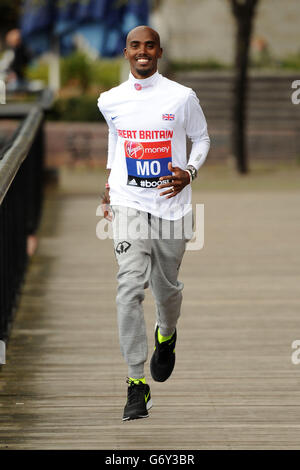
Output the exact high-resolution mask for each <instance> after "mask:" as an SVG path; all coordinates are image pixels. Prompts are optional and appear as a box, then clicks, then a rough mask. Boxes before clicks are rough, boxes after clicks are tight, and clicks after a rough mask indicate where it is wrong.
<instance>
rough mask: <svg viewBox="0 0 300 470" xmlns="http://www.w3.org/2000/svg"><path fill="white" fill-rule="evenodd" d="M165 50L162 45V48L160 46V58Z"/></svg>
mask: <svg viewBox="0 0 300 470" xmlns="http://www.w3.org/2000/svg"><path fill="white" fill-rule="evenodd" d="M163 52H164V50H163V48H162V47H161V48H160V53H159V56H158V58H159V59H160V58H161V56H162V55H163Z"/></svg>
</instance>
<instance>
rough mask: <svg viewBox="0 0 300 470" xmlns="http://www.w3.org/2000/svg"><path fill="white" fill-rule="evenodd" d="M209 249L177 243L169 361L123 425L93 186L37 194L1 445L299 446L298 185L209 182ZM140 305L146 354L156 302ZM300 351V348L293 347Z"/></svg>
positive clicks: (109, 261) (1, 393) (2, 388)
mask: <svg viewBox="0 0 300 470" xmlns="http://www.w3.org/2000/svg"><path fill="white" fill-rule="evenodd" d="M194 202H204V203H205V248H204V249H203V250H201V251H196V252H192V251H189V252H187V253H186V255H185V258H184V262H183V265H182V268H181V276H180V277H181V279H182V280H183V282H184V283H185V291H184V293H185V297H184V306H183V312H182V317H181V319H180V324H179V340H178V345H177V349H176V351H177V364H176V368H175V371H174V374H173V375H172V378H170V380H168V381H167V382H165V383H163V384H159V383H155V382H153V381H152V379H151V378H150V374H149V372H148V371H149V369H148V368H149V363H147V367H146V371H147V377H148V379H149V383H150V385H151V390H152V395H153V402H154V406H153V408H152V410H151V411H150V413H151V415H150V418H148V419H145V420H138V421H131V422H127V423H122V421H121V415H122V411H123V406H124V402H125V396H126V387H127V385H126V383H125V377H126V372H127V369H126V366H125V364H124V362H123V359H122V358H121V355H120V353H119V344H118V337H117V324H116V314H115V305H114V296H115V290H116V284H115V274H116V264H115V259H114V255H113V252H112V249H111V242H110V241H109V240H106V241H100V240H98V239H97V238H96V235H95V228H96V223H97V221H98V220H99V219H98V217H97V216H96V215H95V214H96V207H97V205H98V198H97V196H83V195H81V196H76V195H73V196H70V195H69V196H68V195H64V196H62V195H61V196H59V195H57V196H54V195H52V196H51V197H49V198H48V199H47V201H46V205H45V211H44V218H43V224H42V227H41V233H40V242H39V248H38V251H37V253H36V255H35V256H34V259H33V261H32V263H31V266H30V269H29V272H28V276H27V282H26V285H25V287H24V293H23V297H22V301H21V305H20V308H19V311H18V313H17V317H16V320H15V323H14V328H13V331H12V334H11V339H10V343H9V347H8V352H7V354H8V358H7V364H6V365H5V366H3V367H2V370H1V372H0V448H1V449H2V448H3V449H6V448H8V449H105V448H106V449H266V448H275V449H287V448H290V449H299V447H300V388H299V373H300V364H299V365H295V364H293V363H292V361H291V355H292V352H293V350H292V348H291V344H292V342H293V341H294V340H296V339H300V328H299V308H300V298H299V285H300V263H299V261H300V260H299V239H300V221H299V207H300V191H294V192H292V191H290V192H288V191H285V192H280V193H276V192H270V191H269V192H265V193H263V192H259V193H255V192H249V193H229V192H218V193H213V192H210V193H209V192H207V193H204V194H200V193H199V192H197V193H196V194H195V195H194ZM145 315H146V321H147V325H148V333H149V349H150V354H151V352H152V347H153V322H154V314H153V303H152V298H151V294H150V292H148V291H147V296H146V301H145ZM299 356H300V354H299Z"/></svg>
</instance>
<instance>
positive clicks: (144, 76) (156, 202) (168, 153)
mask: <svg viewBox="0 0 300 470" xmlns="http://www.w3.org/2000/svg"><path fill="white" fill-rule="evenodd" d="M162 52H163V50H162V48H161V46H160V38H159V35H158V33H157V32H156V31H154V30H153V29H151V28H149V27H147V26H138V27H137V28H134V29H133V30H131V31H130V32H129V34H128V36H127V40H126V48H125V49H124V55H125V58H126V59H127V60H128V61H129V64H130V74H129V79H128V80H127V81H126V82H124V83H122V84H121V85H119V86H117V87H115V88H112V89H111V90H109V91H107V92H105V93H102V94H101V95H100V97H99V99H98V106H99V109H100V111H101V113H102V114H103V116H104V117H105V120H106V122H107V124H108V128H109V136H108V160H107V168H108V169H109V170H110V174H109V178H108V182H107V183H106V190H105V196H104V199H103V203H108V204H110V208H111V210H112V214H113V217H112V219H113V220H112V223H113V234H114V248H115V255H116V259H117V262H118V265H119V271H118V275H117V280H118V291H117V298H116V302H117V312H118V326H119V339H120V346H121V351H122V354H123V356H124V358H125V361H126V362H127V364H128V379H127V382H128V396H127V402H126V405H125V408H124V414H123V420H124V421H126V420H130V419H137V418H145V417H147V416H148V409H149V408H151V406H152V400H151V395H150V387H149V385H148V384H147V383H146V379H145V373H144V364H145V362H146V360H147V354H148V348H147V335H146V327H145V321H144V313H143V308H142V302H143V300H144V289H145V288H146V287H148V286H149V285H150V287H151V290H152V293H153V295H154V299H155V304H156V326H155V347H154V353H153V355H152V358H151V362H150V371H151V375H152V378H153V379H154V380H155V381H158V382H164V381H165V380H167V379H168V378H169V376H170V375H171V373H172V371H173V368H174V364H175V343H176V337H177V330H176V325H177V321H178V318H179V315H180V308H181V303H182V289H183V284H182V283H181V282H180V281H178V270H179V267H180V264H181V261H182V257H183V254H184V252H185V245H186V242H187V241H188V240H189V238H190V236H189V235H187V234H186V232H185V230H183V227H184V226H185V225H184V222H185V220H186V219H189V220H190V219H191V207H190V204H191V182H192V180H193V179H194V178H195V177H196V176H197V171H198V170H199V168H200V166H201V165H202V164H203V162H204V160H205V159H206V156H207V153H208V150H209V146H210V140H209V136H208V134H207V125H206V120H205V117H204V115H203V112H202V110H201V107H200V104H199V100H198V98H197V97H196V94H195V93H194V92H193V90H192V89H190V88H187V87H185V86H183V85H180V84H178V83H176V82H174V81H171V80H168V79H167V78H165V77H163V76H162V75H160V74H159V73H158V71H157V62H158V59H159V58H160V57H161V56H162ZM186 136H188V137H189V138H190V139H191V141H192V149H191V153H190V155H189V159H188V161H187V156H186ZM104 215H105V216H107V215H108V212H106V213H105V214H104ZM137 227H138V229H137ZM133 228H136V230H135V231H134V230H133ZM136 232H138V234H139V236H137V233H136ZM166 233H167V235H166Z"/></svg>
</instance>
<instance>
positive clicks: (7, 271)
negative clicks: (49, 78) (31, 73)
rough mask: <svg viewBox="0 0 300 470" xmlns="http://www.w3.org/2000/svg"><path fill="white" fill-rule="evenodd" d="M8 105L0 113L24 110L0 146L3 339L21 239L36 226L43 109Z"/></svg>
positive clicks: (24, 257) (20, 273) (14, 296)
mask: <svg viewBox="0 0 300 470" xmlns="http://www.w3.org/2000/svg"><path fill="white" fill-rule="evenodd" d="M47 96H48V98H49V100H48V102H47V103H46V104H45V101H43V98H44V97H45V93H44V94H43V96H42V99H41V100H40V101H39V102H38V103H35V104H31V105H30V106H25V107H24V105H17V104H16V105H13V104H11V105H9V108H7V110H6V109H4V110H3V108H2V110H1V114H0V115H1V117H16V116H18V117H20V116H22V115H24V113H26V114H27V116H26V117H25V119H24V120H23V121H22V122H21V124H20V125H19V127H18V128H17V130H16V131H15V132H14V134H13V136H12V137H11V138H10V140H9V142H8V143H7V144H6V145H5V146H4V148H2V149H1V150H0V339H4V340H5V339H7V337H8V335H9V330H10V326H11V323H12V319H13V316H14V312H15V310H16V308H17V305H18V298H19V294H20V291H21V286H22V282H23V280H24V275H25V271H26V266H27V262H28V254H27V239H28V236H29V235H31V234H34V233H35V232H36V230H37V228H38V225H39V220H40V215H41V208H42V200H43V159H44V109H47V108H48V107H50V105H51V99H50V96H49V94H48V93H47Z"/></svg>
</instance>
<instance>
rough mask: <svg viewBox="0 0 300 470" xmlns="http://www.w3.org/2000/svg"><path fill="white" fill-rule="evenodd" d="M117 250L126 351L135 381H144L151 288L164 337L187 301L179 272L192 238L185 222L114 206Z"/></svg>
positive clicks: (120, 317) (121, 327) (122, 336)
mask: <svg viewBox="0 0 300 470" xmlns="http://www.w3.org/2000/svg"><path fill="white" fill-rule="evenodd" d="M112 212H113V234H114V249H115V255H116V259H117V262H118V265H119V271H118V275H117V280H118V290H117V298H116V302H117V312H118V326H119V339H120V347H121V352H122V354H123V356H124V358H125V361H126V362H127V364H128V375H129V377H134V378H141V377H143V376H144V363H145V361H146V360H147V355H148V346H147V335H146V326H145V320H144V313H143V307H142V302H143V300H144V297H145V293H144V289H146V288H147V287H148V286H149V285H150V288H151V290H152V293H153V295H154V298H155V304H156V322H157V324H158V326H159V329H160V332H161V334H162V335H163V336H169V335H171V334H172V333H173V332H174V331H175V327H176V324H177V320H178V318H179V315H180V308H181V302H182V289H183V284H182V282H180V281H178V279H177V277H178V270H179V267H180V264H181V261H182V257H183V254H184V252H185V245H186V241H187V240H188V239H189V238H190V237H187V236H186V234H185V233H183V230H182V227H183V224H182V220H181V219H179V220H177V221H171V222H170V221H165V220H163V219H160V218H158V217H155V216H153V215H150V214H148V213H147V212H143V211H138V210H136V209H131V208H127V207H125V206H124V207H123V206H115V205H114V206H112Z"/></svg>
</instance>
